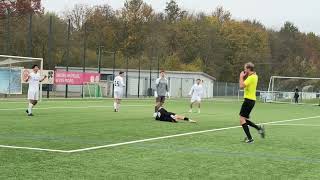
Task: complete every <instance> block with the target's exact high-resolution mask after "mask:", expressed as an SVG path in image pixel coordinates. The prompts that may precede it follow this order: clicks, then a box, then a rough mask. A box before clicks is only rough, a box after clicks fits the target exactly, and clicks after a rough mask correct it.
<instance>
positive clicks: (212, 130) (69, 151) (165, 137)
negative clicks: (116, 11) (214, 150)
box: [0, 116, 320, 153]
mask: <svg viewBox="0 0 320 180" xmlns="http://www.w3.org/2000/svg"><path fill="white" fill-rule="evenodd" d="M317 118H320V116H311V117H304V118H296V119H287V120H281V121H272V122H266V123H260V124H264V125H275V124H279V123H285V122H293V121H302V120H307V119H317ZM240 127H241V126H231V127H225V128H217V129H209V130H203V131H194V132H187V133H181V134H175V135H168V136H160V137H154V138H147V139H141V140H134V141H128V142H122V143H115V144H107V145H102V146H94V147H88V148H81V149H75V150H58V149H45V148H33V147H20V146H9V145H0V148H9V149H24V150H34V151H45V152H59V153H77V152H84V151H91V150H98V149H104V148H110V147H117V146H123V145H129V144H136V143H142V142H150V141H156V140H161V139H169V138H174V137H182V136H189V135H194V134H204V133H208V132H217V131H224V130H229V129H237V128H240Z"/></svg>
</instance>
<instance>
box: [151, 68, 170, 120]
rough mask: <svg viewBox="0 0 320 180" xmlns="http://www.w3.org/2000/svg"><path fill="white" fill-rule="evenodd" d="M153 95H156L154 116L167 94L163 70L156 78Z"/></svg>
mask: <svg viewBox="0 0 320 180" xmlns="http://www.w3.org/2000/svg"><path fill="white" fill-rule="evenodd" d="M154 96H155V97H156V105H155V107H154V112H155V114H154V116H155V115H156V112H158V110H159V108H160V107H162V106H163V104H164V102H165V100H166V96H169V87H168V80H167V79H166V78H165V71H163V70H162V71H161V72H160V77H159V78H158V79H157V80H156V91H155V92H154Z"/></svg>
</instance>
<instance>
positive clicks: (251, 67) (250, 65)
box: [245, 62, 254, 71]
mask: <svg viewBox="0 0 320 180" xmlns="http://www.w3.org/2000/svg"><path fill="white" fill-rule="evenodd" d="M245 67H246V68H247V69H250V71H254V64H253V63H252V62H248V63H246V64H245Z"/></svg>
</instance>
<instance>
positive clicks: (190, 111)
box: [189, 102, 194, 113]
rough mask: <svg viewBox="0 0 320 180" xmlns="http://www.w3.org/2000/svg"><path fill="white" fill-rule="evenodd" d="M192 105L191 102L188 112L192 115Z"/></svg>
mask: <svg viewBox="0 0 320 180" xmlns="http://www.w3.org/2000/svg"><path fill="white" fill-rule="evenodd" d="M193 104H194V102H192V103H191V104H190V110H189V113H192V108H193Z"/></svg>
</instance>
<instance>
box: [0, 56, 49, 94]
mask: <svg viewBox="0 0 320 180" xmlns="http://www.w3.org/2000/svg"><path fill="white" fill-rule="evenodd" d="M34 64H37V65H38V66H39V68H40V73H41V75H42V74H43V71H42V70H43V59H42V58H31V57H20V56H8V55H0V98H1V99H4V100H6V99H7V100H9V99H26V98H27V92H28V84H27V82H24V80H23V79H24V78H23V77H25V76H28V74H29V73H30V72H31V67H32V65H34ZM47 76H48V75H47ZM39 88H40V89H42V84H40V86H39ZM41 97H42V91H40V100H41Z"/></svg>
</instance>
